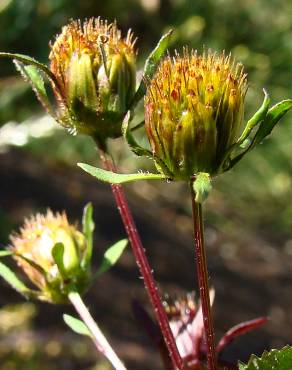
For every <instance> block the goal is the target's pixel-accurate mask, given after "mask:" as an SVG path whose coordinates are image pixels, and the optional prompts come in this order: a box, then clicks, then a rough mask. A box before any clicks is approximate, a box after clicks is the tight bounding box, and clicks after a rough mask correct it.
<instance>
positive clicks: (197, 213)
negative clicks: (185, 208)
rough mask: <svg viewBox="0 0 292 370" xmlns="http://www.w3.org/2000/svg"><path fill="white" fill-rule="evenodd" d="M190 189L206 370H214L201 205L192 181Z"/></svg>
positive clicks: (212, 330)
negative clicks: (205, 348) (205, 345)
mask: <svg viewBox="0 0 292 370" xmlns="http://www.w3.org/2000/svg"><path fill="white" fill-rule="evenodd" d="M190 188H191V197H192V208H193V222H194V242H195V252H196V265H197V275H198V284H199V290H200V298H201V305H202V314H203V321H204V328H205V336H206V344H207V363H208V370H216V354H215V340H214V339H215V338H214V326H213V318H212V312H211V304H210V295H209V283H208V270H207V258H206V251H205V243H204V224H203V217H202V204H201V203H198V202H196V200H195V197H196V194H195V192H194V189H193V182H192V181H191V184H190Z"/></svg>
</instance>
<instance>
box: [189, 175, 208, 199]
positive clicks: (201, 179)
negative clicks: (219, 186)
mask: <svg viewBox="0 0 292 370" xmlns="http://www.w3.org/2000/svg"><path fill="white" fill-rule="evenodd" d="M192 186H193V189H194V192H195V194H196V198H195V200H196V202H198V203H203V202H204V201H205V200H206V199H207V198H208V196H209V194H210V192H211V190H212V183H211V178H210V175H209V174H208V173H205V172H199V173H198V174H197V175H196V176H195V181H194V182H193V183H192Z"/></svg>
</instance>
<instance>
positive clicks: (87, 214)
mask: <svg viewBox="0 0 292 370" xmlns="http://www.w3.org/2000/svg"><path fill="white" fill-rule="evenodd" d="M94 226H95V225H94V222H93V207H92V204H91V203H88V204H87V205H86V206H85V207H84V210H83V217H82V229H83V234H84V235H85V238H86V244H87V246H86V252H85V255H84V257H83V259H82V262H81V267H82V268H85V269H86V268H87V266H88V265H89V263H90V260H91V256H92V248H93V231H94Z"/></svg>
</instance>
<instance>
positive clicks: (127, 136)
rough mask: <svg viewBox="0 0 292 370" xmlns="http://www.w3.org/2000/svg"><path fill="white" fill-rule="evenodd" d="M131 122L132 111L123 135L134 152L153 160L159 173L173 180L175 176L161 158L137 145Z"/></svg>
mask: <svg viewBox="0 0 292 370" xmlns="http://www.w3.org/2000/svg"><path fill="white" fill-rule="evenodd" d="M129 122H130V111H129V112H128V113H127V114H126V116H125V119H124V121H123V124H122V133H123V136H124V138H125V140H126V141H127V143H128V145H129V147H130V148H131V150H132V152H133V153H135V154H136V155H137V156H139V157H140V156H144V157H147V158H150V159H153V160H154V161H155V163H156V166H157V169H158V170H159V172H162V173H163V174H164V175H167V178H169V179H172V178H173V174H172V173H171V172H170V171H169V169H168V168H167V166H166V165H165V163H164V162H163V161H162V160H161V159H160V158H158V157H156V156H155V155H153V154H152V152H151V151H150V150H149V149H146V148H143V147H141V146H140V145H139V144H138V143H137V141H136V139H135V138H134V136H133V134H132V131H133V130H132V129H131V128H130V125H129ZM134 129H136V127H134Z"/></svg>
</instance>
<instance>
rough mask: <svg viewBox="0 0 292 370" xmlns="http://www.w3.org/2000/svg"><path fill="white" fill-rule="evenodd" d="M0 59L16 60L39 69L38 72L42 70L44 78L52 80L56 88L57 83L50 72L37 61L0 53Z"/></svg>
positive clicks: (22, 55)
mask: <svg viewBox="0 0 292 370" xmlns="http://www.w3.org/2000/svg"><path fill="white" fill-rule="evenodd" d="M0 58H10V59H16V60H17V61H19V62H21V63H24V64H28V65H33V66H35V67H37V68H39V69H40V70H42V71H43V72H44V73H45V74H46V76H47V77H48V78H49V79H50V80H52V81H53V82H54V83H55V84H56V86H58V81H57V80H56V77H55V75H54V74H53V73H52V72H51V71H50V69H49V68H48V67H47V66H46V65H45V64H43V63H40V62H38V61H37V60H35V59H34V58H31V57H29V56H28V55H24V54H13V53H3V52H0Z"/></svg>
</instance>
